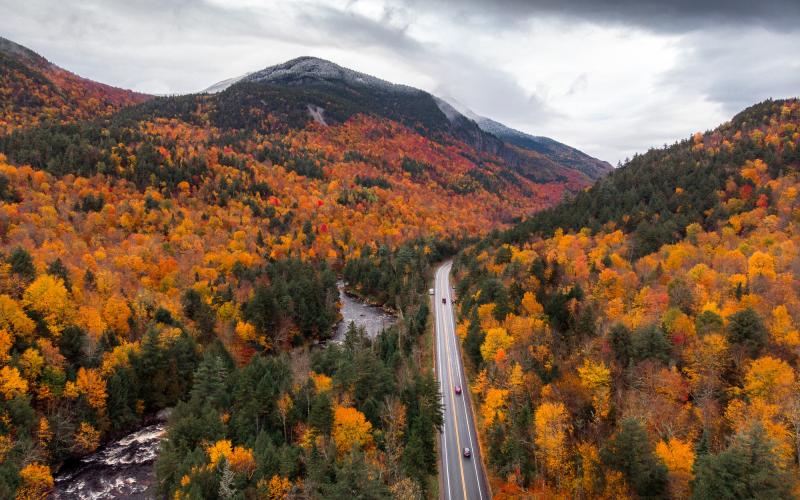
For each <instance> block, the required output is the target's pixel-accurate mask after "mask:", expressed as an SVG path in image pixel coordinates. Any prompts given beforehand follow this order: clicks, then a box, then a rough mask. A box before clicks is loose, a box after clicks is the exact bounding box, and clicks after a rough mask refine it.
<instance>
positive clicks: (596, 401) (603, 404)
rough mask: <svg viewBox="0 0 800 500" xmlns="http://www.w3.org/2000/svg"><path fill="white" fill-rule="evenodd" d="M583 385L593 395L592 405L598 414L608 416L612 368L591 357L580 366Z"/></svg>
mask: <svg viewBox="0 0 800 500" xmlns="http://www.w3.org/2000/svg"><path fill="white" fill-rule="evenodd" d="M578 374H579V375H580V377H581V385H583V387H584V388H585V389H586V390H587V391H589V393H590V394H591V395H592V406H594V410H595V412H596V415H597V416H598V417H600V418H606V417H607V416H608V412H609V411H610V410H611V370H609V369H608V368H607V367H606V365H604V364H603V362H602V361H600V362H597V363H595V362H594V361H591V360H589V359H585V360H584V361H583V366H581V367H579V368H578Z"/></svg>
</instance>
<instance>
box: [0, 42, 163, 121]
mask: <svg viewBox="0 0 800 500" xmlns="http://www.w3.org/2000/svg"><path fill="white" fill-rule="evenodd" d="M149 98H150V96H148V95H145V94H140V93H137V92H132V91H129V90H123V89H119V88H116V87H112V86H110V85H104V84H102V83H97V82H94V81H91V80H88V79H85V78H81V77H79V76H77V75H75V74H73V73H70V72H69V71H66V70H64V69H62V68H59V67H58V66H56V65H55V64H52V63H51V62H49V61H48V60H47V59H45V58H43V57H42V56H40V55H39V54H37V53H35V52H33V51H32V50H30V49H28V48H26V47H23V46H22V45H19V44H17V43H14V42H12V41H10V40H7V39H5V38H2V37H0V134H2V133H7V132H10V131H11V130H14V129H16V128H18V127H24V126H29V125H34V124H37V123H39V122H41V121H45V120H55V121H59V122H64V123H65V122H70V121H76V120H83V119H89V118H92V117H96V116H107V115H110V114H112V113H115V112H116V111H119V110H120V109H121V108H123V107H125V106H130V105H133V104H138V103H141V102H144V101H146V100H147V99H149Z"/></svg>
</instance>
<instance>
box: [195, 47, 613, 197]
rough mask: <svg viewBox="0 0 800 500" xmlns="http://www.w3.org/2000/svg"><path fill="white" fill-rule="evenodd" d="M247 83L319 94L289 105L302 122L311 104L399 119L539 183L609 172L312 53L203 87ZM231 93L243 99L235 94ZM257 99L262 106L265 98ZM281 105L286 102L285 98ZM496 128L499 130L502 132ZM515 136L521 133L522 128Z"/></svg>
mask: <svg viewBox="0 0 800 500" xmlns="http://www.w3.org/2000/svg"><path fill="white" fill-rule="evenodd" d="M248 83H250V84H253V83H257V84H262V85H263V86H279V87H283V88H285V87H291V88H297V89H304V90H314V91H316V92H318V93H319V94H320V95H318V96H315V97H317V98H318V99H317V102H315V103H306V106H303V105H302V103H300V105H298V106H295V108H294V109H295V111H298V110H299V111H300V112H301V113H300V115H301V117H302V118H304V119H306V120H308V119H309V117H310V116H311V115H310V114H309V113H308V111H309V110H311V109H312V108H309V107H308V106H314V108H313V110H314V111H315V112H316V114H315V115H314V116H316V118H315V119H320V118H323V119H324V118H325V117H326V116H327V117H329V118H331V119H332V120H334V121H340V120H344V119H346V118H347V117H349V116H350V115H351V114H353V113H355V112H364V113H373V114H377V115H379V116H382V117H384V118H389V119H392V120H396V121H399V122H401V123H404V124H406V125H408V126H410V127H414V128H416V129H417V130H419V131H422V132H423V133H426V134H428V135H430V136H432V137H434V138H436V139H437V140H438V138H440V137H439V136H440V134H442V133H446V134H448V135H451V136H453V137H455V138H457V139H459V140H462V141H464V142H466V143H467V144H469V145H470V146H472V147H473V148H475V149H477V150H479V151H482V152H487V153H490V154H493V155H497V156H500V157H502V158H503V159H504V160H505V161H506V163H508V164H509V165H510V166H513V167H515V168H517V169H518V170H519V172H520V174H521V175H524V176H526V177H527V178H530V179H534V180H536V181H538V182H547V181H553V180H558V179H561V180H563V179H564V178H565V177H567V176H568V172H569V171H576V172H579V173H580V174H582V175H585V176H586V181H587V182H590V181H593V180H596V179H598V178H599V177H601V176H602V175H604V174H605V173H606V172H608V171H609V170H611V166H610V165H608V164H607V163H605V162H602V161H600V160H597V159H594V158H591V157H590V156H588V155H586V154H584V153H581V152H580V151H577V150H575V149H572V148H569V147H568V146H565V145H562V144H560V143H558V142H556V141H553V140H550V139H547V138H535V139H534V140H536V139H541V140H540V141H538V142H537V145H536V147H533V146H531V145H530V144H525V143H520V141H519V140H518V138H517V137H515V136H513V134H510V133H509V131H512V129H509V128H507V127H505V126H503V125H502V124H499V123H497V122H493V121H491V120H488V119H485V118H481V121H483V122H485V123H488V122H491V123H495V124H497V125H498V126H499V127H495V130H492V129H491V128H489V127H484V126H483V125H482V124H481V121H477V120H475V119H473V118H472V117H471V116H466V115H465V114H464V113H462V112H460V111H458V110H457V109H455V108H454V107H453V106H451V105H449V104H448V103H446V102H445V101H443V100H442V99H439V98H438V97H435V96H432V95H431V94H429V93H427V92H425V91H422V90H419V89H415V88H413V87H409V86H406V85H399V84H395V83H391V82H387V81H385V80H381V79H380V78H376V77H374V76H371V75H368V74H365V73H360V72H357V71H354V70H351V69H348V68H344V67H342V66H339V65H337V64H335V63H332V62H330V61H326V60H323V59H318V58H314V57H300V58H297V59H293V60H291V61H287V62H285V63H282V64H278V65H275V66H271V67H268V68H265V69H263V70H261V71H256V72H254V73H250V74H247V75H245V76H242V77H239V78H232V79H228V80H225V81H222V82H219V83H217V84H215V85H213V86H211V87H209V88H208V89H206V91H207V92H211V93H213V92H221V91H223V90H225V89H229V88H231V87H232V86H240V87H246V88H248V89H251V90H252V89H253V87H247V84H248ZM235 93H236V94H237V96H238V97H242V96H241V94H240V93H239V92H235ZM331 97H335V99H334V100H333V101H339V102H331V99H330V98H331ZM262 101H263V102H264V103H265V104H264V105H267V104H266V103H267V102H268V101H266V100H263V99H262ZM281 104H287V103H286V102H285V101H284V102H283V103H281ZM326 104H327V106H326ZM337 104H338V105H337ZM487 120H488V122H487ZM501 127H502V129H501ZM495 131H501V132H502V134H501V135H504V136H501V135H498V134H497V133H495ZM512 132H516V131H512ZM517 134H518V135H520V134H521V135H524V134H522V133H521V132H517ZM527 137H530V136H527ZM512 139H513V140H512ZM529 142H530V141H529ZM513 146H517V147H513ZM518 148H522V149H525V150H526V151H520V150H519V149H518Z"/></svg>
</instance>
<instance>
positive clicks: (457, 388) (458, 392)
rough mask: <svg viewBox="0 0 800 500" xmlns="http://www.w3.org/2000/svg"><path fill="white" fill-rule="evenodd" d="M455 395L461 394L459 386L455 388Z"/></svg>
mask: <svg viewBox="0 0 800 500" xmlns="http://www.w3.org/2000/svg"><path fill="white" fill-rule="evenodd" d="M455 391H456V394H461V386H460V385H457V386H456V388H455Z"/></svg>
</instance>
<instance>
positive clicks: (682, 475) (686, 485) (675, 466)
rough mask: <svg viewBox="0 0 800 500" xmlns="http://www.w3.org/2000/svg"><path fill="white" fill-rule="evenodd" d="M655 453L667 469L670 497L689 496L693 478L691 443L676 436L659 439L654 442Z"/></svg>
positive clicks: (680, 497)
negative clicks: (668, 438)
mask: <svg viewBox="0 0 800 500" xmlns="http://www.w3.org/2000/svg"><path fill="white" fill-rule="evenodd" d="M656 455H658V456H659V457H660V458H661V460H663V461H664V464H665V465H666V466H667V470H668V471H669V490H670V497H671V498H677V499H683V498H689V496H690V494H691V486H690V485H691V481H692V478H693V474H692V466H693V465H694V450H693V448H692V443H690V442H688V441H681V440H680V439H678V438H676V437H673V438H671V439H670V440H669V441H659V442H658V444H656Z"/></svg>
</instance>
